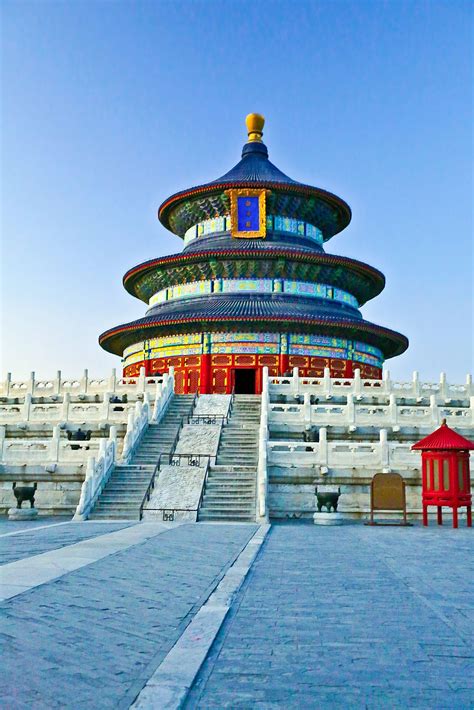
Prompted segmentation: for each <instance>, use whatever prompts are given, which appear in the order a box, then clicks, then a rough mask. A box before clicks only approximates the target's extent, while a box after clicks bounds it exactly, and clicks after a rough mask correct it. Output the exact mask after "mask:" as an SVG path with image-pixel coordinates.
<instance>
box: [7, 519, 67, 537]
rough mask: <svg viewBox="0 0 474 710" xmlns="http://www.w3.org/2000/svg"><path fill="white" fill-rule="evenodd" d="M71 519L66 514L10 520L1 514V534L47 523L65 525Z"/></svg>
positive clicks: (40, 526) (31, 528)
mask: <svg viewBox="0 0 474 710" xmlns="http://www.w3.org/2000/svg"><path fill="white" fill-rule="evenodd" d="M70 521H71V517H67V516H65V515H60V516H59V515H39V516H38V517H37V518H36V519H35V520H9V519H8V517H7V516H6V515H2V516H0V535H6V534H7V533H13V532H15V533H16V532H20V531H21V530H33V529H34V528H43V527H45V526H47V525H63V524H65V523H69V522H70Z"/></svg>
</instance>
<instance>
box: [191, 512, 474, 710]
mask: <svg viewBox="0 0 474 710" xmlns="http://www.w3.org/2000/svg"><path fill="white" fill-rule="evenodd" d="M473 542H474V536H473V533H472V530H466V529H459V530H457V531H453V530H448V529H442V530H436V529H433V528H432V529H428V530H425V529H423V528H421V527H416V526H415V527H413V528H409V529H406V528H405V529H397V528H385V529H372V528H367V527H363V526H358V525H350V526H344V527H338V528H324V529H323V528H315V527H314V526H311V525H277V526H274V527H273V528H272V530H271V532H270V534H269V536H268V538H267V541H266V543H265V544H264V546H263V548H262V550H261V552H260V555H259V557H258V558H257V560H256V562H255V563H254V566H253V569H252V570H251V572H250V574H249V577H248V579H247V581H246V583H245V585H244V586H243V588H242V589H241V591H240V593H239V595H238V596H237V598H236V599H235V602H234V606H233V609H232V611H231V613H230V614H229V617H228V619H227V620H226V622H225V623H224V625H223V627H222V629H221V631H220V632H219V634H218V636H217V638H216V640H215V642H214V645H213V647H212V648H211V651H210V653H209V656H208V658H207V660H206V662H205V663H204V664H203V666H202V668H201V671H200V673H199V674H198V676H197V678H196V680H195V683H194V686H193V688H192V689H191V692H190V694H189V696H188V698H187V703H186V708H188V709H189V708H202V709H203V710H208V709H209V708H249V709H250V708H258V709H259V710H264V709H265V708H285V710H286V709H287V708H302V707H308V708H310V707H314V708H323V709H324V708H330V709H331V710H332V708H345V709H347V708H348V707H350V708H374V709H375V708H377V710H380V708H382V707H383V708H385V707H390V708H391V709H392V708H404V709H405V710H406V708H416V709H417V710H418V709H419V708H430V710H433V709H437V708H440V709H441V708H442V709H443V710H445V709H446V708H448V707H449V708H459V709H461V708H462V709H463V710H464V709H465V710H467V708H471V707H474V689H473V684H472V681H471V678H472V677H474V659H473V653H474V644H473V636H472V618H471V614H472V613H473V612H474V592H473V585H472V579H473V576H474V575H473V572H474V555H472V549H473V548H472V546H473ZM463 683H464V684H463Z"/></svg>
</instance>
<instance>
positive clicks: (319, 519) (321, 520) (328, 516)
mask: <svg viewBox="0 0 474 710" xmlns="http://www.w3.org/2000/svg"><path fill="white" fill-rule="evenodd" d="M313 522H314V524H315V525H342V523H343V517H342V514H341V513H323V512H321V513H315V514H314V515H313Z"/></svg>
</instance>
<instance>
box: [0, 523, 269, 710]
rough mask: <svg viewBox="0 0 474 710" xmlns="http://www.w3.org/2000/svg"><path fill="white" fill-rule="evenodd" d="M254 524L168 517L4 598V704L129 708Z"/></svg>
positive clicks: (245, 540) (13, 539)
mask: <svg viewBox="0 0 474 710" xmlns="http://www.w3.org/2000/svg"><path fill="white" fill-rule="evenodd" d="M63 527H67V526H61V527H58V528H56V530H61V529H62V528H63ZM85 527H87V526H85ZM53 529H54V528H53ZM255 530H256V526H254V525H230V524H229V525H183V526H180V527H176V528H174V529H170V530H168V531H167V532H164V533H162V534H161V535H159V536H158V537H156V538H152V539H149V540H147V541H146V542H145V543H142V544H138V545H135V546H133V547H131V548H128V549H127V550H123V551H121V552H117V553H115V554H112V555H109V556H108V557H106V558H103V559H101V560H99V561H97V562H94V563H92V564H89V565H87V566H86V567H83V568H81V569H80V570H77V571H75V572H71V573H69V574H66V575H65V576H62V577H60V578H59V579H56V580H55V581H54V582H50V583H47V584H43V585H41V586H38V587H36V588H34V589H32V590H31V591H28V592H25V593H23V594H20V595H19V596H17V597H14V598H13V599H10V600H9V601H8V602H5V603H4V604H3V605H2V606H3V621H2V626H1V632H2V633H1V638H2V641H3V645H4V649H3V651H2V685H3V687H2V689H1V691H0V692H1V696H2V700H1V705H2V707H3V708H8V710H10V709H15V710H17V709H21V708H35V710H37V709H39V710H43V708H44V709H46V708H48V710H49V709H51V708H74V709H75V710H76V709H81V708H88V709H89V708H101V709H102V708H114V709H115V708H128V707H129V706H130V704H131V702H132V701H133V700H134V698H135V696H136V695H137V694H138V692H139V691H140V690H141V688H142V687H143V685H144V684H145V682H146V681H147V680H148V678H149V677H150V676H151V675H152V673H153V672H154V670H155V669H156V667H157V666H158V664H159V663H160V662H161V660H162V659H163V658H164V656H165V655H166V653H168V651H169V650H170V648H171V647H172V646H173V644H174V643H175V641H176V640H177V638H178V637H179V636H180V635H181V633H182V631H183V630H184V628H185V627H186V625H187V624H188V622H189V621H190V619H191V618H192V616H193V615H194V614H195V613H196V612H197V611H198V609H199V608H200V607H201V605H202V603H203V602H204V601H205V599H207V597H208V595H209V593H210V592H211V591H212V589H213V588H214V587H215V585H216V584H217V583H218V581H219V579H220V578H221V576H222V574H223V573H224V572H225V570H226V569H227V567H228V566H229V565H230V564H231V563H232V562H233V560H234V559H235V557H236V556H237V555H238V554H239V553H240V551H241V550H242V548H243V547H244V546H245V544H246V543H247V541H248V540H249V539H250V537H251V536H252V535H253V533H254V532H255ZM40 532H41V531H40V530H38V531H37V534H38V535H39V534H40ZM104 532H105V530H104ZM20 537H21V535H18V536H10V537H9V538H6V539H8V540H10V542H12V541H17V540H18V539H19V538H20Z"/></svg>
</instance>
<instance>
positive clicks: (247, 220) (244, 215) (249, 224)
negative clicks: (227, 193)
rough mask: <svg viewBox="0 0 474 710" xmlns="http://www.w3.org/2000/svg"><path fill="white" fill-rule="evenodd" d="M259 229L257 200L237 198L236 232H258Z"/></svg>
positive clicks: (253, 198)
mask: <svg viewBox="0 0 474 710" xmlns="http://www.w3.org/2000/svg"><path fill="white" fill-rule="evenodd" d="M259 228H260V205H259V198H258V197H257V196H255V197H253V196H252V197H242V196H240V197H238V198H237V230H238V231H239V232H258V230H259Z"/></svg>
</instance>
